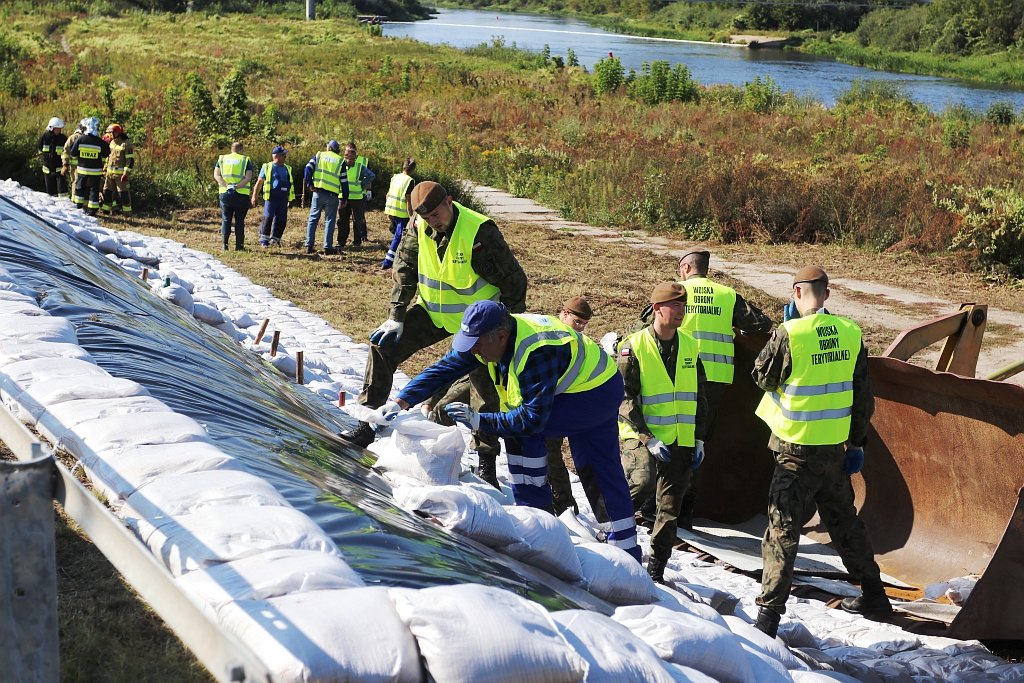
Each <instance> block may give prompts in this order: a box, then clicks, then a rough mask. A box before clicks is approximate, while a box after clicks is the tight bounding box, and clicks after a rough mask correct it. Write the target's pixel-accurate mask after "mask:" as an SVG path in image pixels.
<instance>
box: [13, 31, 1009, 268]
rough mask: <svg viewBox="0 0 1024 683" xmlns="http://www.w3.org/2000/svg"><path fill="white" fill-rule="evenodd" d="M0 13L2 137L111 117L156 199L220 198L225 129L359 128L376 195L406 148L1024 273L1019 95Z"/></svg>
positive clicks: (815, 234) (796, 236) (543, 195)
mask: <svg viewBox="0 0 1024 683" xmlns="http://www.w3.org/2000/svg"><path fill="white" fill-rule="evenodd" d="M2 17H3V18H4V19H5V21H6V24H7V25H8V26H9V27H11V29H13V30H14V31H15V32H16V33H15V34H14V35H17V36H18V40H19V41H20V43H21V44H22V45H23V49H24V50H25V51H26V53H27V54H28V55H29V56H28V58H26V59H24V60H22V62H21V68H22V70H23V73H24V80H25V82H26V84H27V85H26V88H25V93H24V94H23V95H21V96H17V97H16V96H14V95H12V94H11V93H9V92H7V93H3V94H0V114H2V116H0V121H3V132H5V133H6V135H7V137H8V139H9V140H11V141H17V142H16V143H15V144H14V145H12V146H13V147H16V148H17V147H19V146H20V147H22V148H24V147H27V148H28V149H29V152H28V154H29V155H31V145H32V143H33V142H34V140H35V138H36V136H38V134H39V131H40V129H41V127H42V124H43V123H44V122H45V121H46V120H47V119H48V118H49V117H50V116H52V115H53V114H54V113H57V114H60V115H63V116H65V117H66V118H68V119H71V120H76V119H77V118H78V117H79V116H81V115H86V114H91V113H95V114H98V115H101V116H102V117H103V118H104V120H105V121H109V120H111V118H117V119H121V121H122V123H125V122H127V124H128V129H129V131H130V133H131V135H132V136H133V138H134V139H135V140H136V142H137V144H138V149H139V156H140V173H139V174H138V176H137V189H138V191H139V193H140V195H141V196H140V201H139V203H140V205H141V206H142V207H143V208H146V209H148V210H150V211H163V210H166V209H169V208H174V207H176V206H179V207H180V206H195V205H202V204H205V205H213V204H214V202H215V193H214V190H213V182H212V167H213V163H214V161H215V159H216V157H217V155H218V154H220V153H223V152H224V151H226V145H227V144H228V142H229V141H230V140H231V139H232V138H234V137H240V138H242V139H244V140H246V142H247V143H248V148H249V150H250V151H251V153H252V154H253V156H254V157H255V158H256V160H257V161H258V162H262V161H265V160H266V159H267V157H268V156H269V155H268V154H267V151H268V150H269V148H270V147H271V146H272V145H273V144H276V143H278V142H283V143H285V144H287V145H288V146H289V147H290V148H291V150H292V154H291V157H290V160H291V163H292V164H294V165H296V166H300V165H302V164H303V163H304V162H305V160H306V159H308V158H309V156H310V155H311V154H312V153H313V152H314V151H316V150H317V149H320V148H322V146H323V144H324V143H325V141H326V140H327V139H329V138H337V139H341V140H347V139H353V140H355V141H356V142H357V143H358V144H359V146H360V148H361V150H362V151H363V152H364V153H365V154H367V156H368V157H369V159H370V164H371V167H373V168H374V169H375V170H378V171H380V172H381V173H380V181H379V183H378V186H377V188H376V190H377V192H376V198H377V200H378V201H380V200H382V199H383V196H384V194H385V192H384V188H385V187H386V183H387V180H388V176H389V175H390V173H391V172H392V171H395V170H397V169H398V168H399V166H400V163H401V159H403V158H404V157H406V156H415V157H417V158H418V159H419V162H420V164H419V168H420V171H421V174H423V175H424V176H425V177H438V178H444V177H465V178H470V179H473V180H477V181H481V182H485V183H488V184H492V185H496V186H499V187H503V188H507V189H509V190H511V191H512V192H513V193H515V194H519V195H522V196H530V197H533V198H535V199H537V200H539V201H541V202H543V203H546V204H548V205H550V206H554V207H556V208H559V209H560V210H561V211H562V213H563V214H564V215H565V216H566V217H569V218H573V219H577V220H581V221H585V222H588V223H592V224H609V225H614V226H620V227H643V228H647V229H651V230H654V231H661V232H666V233H673V234H677V235H680V236H684V237H690V238H694V239H711V240H722V241H726V242H728V241H736V240H747V241H760V242H771V243H841V244H849V245H859V246H862V247H865V248H867V249H870V250H879V251H881V250H889V249H893V250H902V249H915V250H918V251H921V252H946V251H949V250H952V251H953V252H954V253H957V254H960V255H961V256H962V264H963V267H964V268H974V267H983V268H985V269H990V270H991V271H992V273H993V275H994V276H997V277H1005V276H1012V277H1016V276H1020V275H1022V274H1024V231H1022V229H1021V228H1020V225H1024V220H1021V218H1022V216H1024V209H1022V208H1021V207H1022V206H1024V201H1022V197H1024V194H1022V190H1021V180H1020V179H1021V178H1022V177H1024V163H1022V156H1021V149H1022V143H1021V142H1020V140H1019V130H1020V127H1019V123H1018V120H1017V112H1015V111H1013V110H1012V108H1011V109H1010V110H1009V111H1006V110H1003V111H1001V112H994V113H993V115H992V116H982V115H979V114H976V113H972V112H970V111H966V110H955V111H950V112H946V113H945V114H943V115H933V114H931V113H929V112H927V111H925V110H924V109H923V108H921V107H918V106H916V105H914V104H913V103H912V102H910V101H908V100H907V99H906V98H905V97H904V96H903V94H902V93H901V92H899V91H898V90H891V89H889V86H883V87H882V88H880V89H879V88H874V87H857V88H855V89H854V90H852V91H851V92H850V93H848V94H847V96H845V97H844V98H842V100H841V102H840V103H839V105H837V106H836V107H835V108H833V109H832V110H826V109H824V108H823V107H821V106H819V105H817V104H815V103H813V102H811V103H807V102H800V101H796V100H795V99H794V98H792V97H790V96H786V95H785V94H784V93H781V92H779V90H778V88H777V86H775V85H774V84H773V83H771V82H770V81H769V82H761V81H755V82H752V83H750V84H748V85H747V86H746V87H745V88H728V87H715V88H710V89H707V88H695V89H694V90H693V91H692V92H690V95H688V96H687V97H686V99H687V100H688V101H685V102H680V101H671V100H672V99H673V97H672V96H671V95H672V93H671V92H670V91H669V90H668V86H667V81H665V80H664V79H665V78H668V75H667V72H660V71H652V72H650V73H648V74H644V75H641V77H640V78H638V80H637V81H634V82H630V81H629V77H628V74H623V73H621V69H620V70H619V72H618V76H617V77H616V76H615V73H614V72H615V68H614V65H608V66H609V67H611V68H608V69H603V70H602V71H601V73H600V74H598V76H594V75H591V74H587V73H585V72H583V71H581V70H580V69H578V68H570V67H565V68H560V67H559V65H558V60H556V59H554V58H555V57H559V58H561V57H562V56H561V55H553V56H551V58H550V59H546V58H545V57H544V56H543V55H527V54H524V53H521V52H518V51H516V50H512V49H510V48H509V47H508V46H505V45H503V44H500V43H498V44H494V45H490V46H482V47H479V48H476V49H473V50H470V51H468V52H466V53H462V52H458V51H456V50H452V49H449V48H445V47H432V46H427V45H422V44H417V43H414V42H412V41H408V40H398V39H389V38H379V37H374V36H371V35H369V34H368V33H367V32H366V31H364V30H363V29H361V28H360V27H358V26H357V25H355V24H354V22H350V21H323V22H304V21H295V20H288V19H282V18H272V17H268V18H259V17H253V16H236V15H230V16H203V15H187V16H181V15H131V16H128V17H124V18H76V19H75V20H74V21H68V22H66V23H63V22H62V21H61V20H55V19H54V18H53V17H50V16H46V17H43V16H40V15H33V14H19V15H12V14H6V15H2ZM224 36H230V37H231V39H230V40H224V39H223V37H224ZM64 45H66V46H67V48H68V49H67V51H64V50H63V49H62V47H63V46H64ZM343 55H348V56H349V57H348V58H343V57H342V56H343ZM561 61H563V63H564V62H565V61H567V60H565V59H562V60H561ZM53 73H56V74H57V78H54V77H53V76H52V74H53ZM616 79H617V80H616ZM659 79H661V80H659ZM641 80H642V81H643V87H639V86H640V81H641ZM71 82H74V83H76V84H77V85H76V86H75V87H67V85H68V84H69V83H71ZM22 141H23V142H22ZM25 175H26V179H27V180H28V181H30V182H32V181H33V180H35V179H34V178H32V176H31V173H30V172H28V171H26V172H25Z"/></svg>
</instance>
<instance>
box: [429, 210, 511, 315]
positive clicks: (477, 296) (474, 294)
mask: <svg viewBox="0 0 1024 683" xmlns="http://www.w3.org/2000/svg"><path fill="white" fill-rule="evenodd" d="M453 204H454V206H456V207H457V208H458V210H459V220H458V221H457V222H456V223H455V227H454V228H452V236H451V239H450V240H449V241H448V248H447V249H446V250H445V252H444V260H441V258H440V257H438V255H437V242H436V241H434V239H432V238H431V237H428V236H427V227H428V226H427V223H426V221H423V220H418V221H416V234H417V237H418V242H419V257H418V258H417V261H416V266H417V270H418V271H419V285H418V287H417V290H416V291H417V293H418V294H419V298H420V301H419V303H420V306H423V308H425V309H426V310H427V314H428V315H429V316H430V320H431V322H433V323H434V324H435V325H437V326H438V327H443V328H444V329H446V330H448V331H449V332H451V333H452V334H455V333H456V332H458V331H459V325H460V324H461V323H462V314H463V313H465V311H466V308H467V307H468V306H469V305H470V304H471V303H473V302H475V301H484V300H485V299H490V300H491V301H497V300H498V298H499V297H500V296H501V290H499V289H498V288H497V287H496V286H494V285H492V284H491V283H490V282H488V281H487V280H485V279H483V278H482V277H480V276H479V275H477V274H476V271H474V270H473V244H474V243H475V242H476V233H477V231H478V230H480V226H481V225H482V224H483V223H484V222H485V221H488V220H490V219H489V218H488V217H487V216H485V215H483V214H481V213H477V212H476V211H473V210H472V209H467V208H466V207H464V206H462V205H461V204H459V203H458V202H453Z"/></svg>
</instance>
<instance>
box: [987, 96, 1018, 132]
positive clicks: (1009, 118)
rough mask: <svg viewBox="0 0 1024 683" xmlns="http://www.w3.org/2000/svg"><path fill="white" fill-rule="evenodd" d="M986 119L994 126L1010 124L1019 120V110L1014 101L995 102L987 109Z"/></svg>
mask: <svg viewBox="0 0 1024 683" xmlns="http://www.w3.org/2000/svg"><path fill="white" fill-rule="evenodd" d="M985 120H986V121H988V122H989V123H991V124H992V125H993V126H1010V125H1013V123H1014V122H1016V120H1017V111H1016V110H1015V109H1014V107H1013V103H1012V102H1006V101H1005V100H1004V101H1000V102H993V103H992V104H990V105H989V107H988V109H987V110H986V111H985Z"/></svg>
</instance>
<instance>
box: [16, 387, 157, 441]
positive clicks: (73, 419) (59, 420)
mask: <svg viewBox="0 0 1024 683" xmlns="http://www.w3.org/2000/svg"><path fill="white" fill-rule="evenodd" d="M169 412H172V411H171V408H170V406H168V405H167V404H166V403H164V402H163V401H160V400H159V399H157V398H154V397H152V396H148V395H142V396H124V397H118V398H80V399H75V400H73V401H64V402H62V403H52V404H50V405H49V406H48V407H47V410H46V411H45V412H43V414H42V415H41V416H40V417H39V422H38V423H37V425H36V427H37V428H38V429H39V431H40V433H42V434H43V436H45V437H46V438H47V439H49V440H50V441H51V442H53V443H58V442H62V441H63V440H64V437H65V436H67V433H68V432H69V431H72V430H74V429H75V428H76V427H78V425H80V424H82V423H83V422H88V421H89V420H100V419H104V418H107V417H114V416H117V415H134V414H136V413H169Z"/></svg>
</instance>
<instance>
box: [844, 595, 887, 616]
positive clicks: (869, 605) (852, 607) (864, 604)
mask: <svg viewBox="0 0 1024 683" xmlns="http://www.w3.org/2000/svg"><path fill="white" fill-rule="evenodd" d="M839 606H840V607H842V608H843V609H844V610H845V611H847V612H853V613H854V614H864V615H871V616H879V617H885V616H888V615H890V614H892V605H891V604H890V603H889V598H888V597H887V596H886V595H885V593H882V594H878V593H871V594H870V595H866V594H864V593H861V594H860V595H858V596H857V597H855V598H844V599H843V601H842V602H841V603H839Z"/></svg>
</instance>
